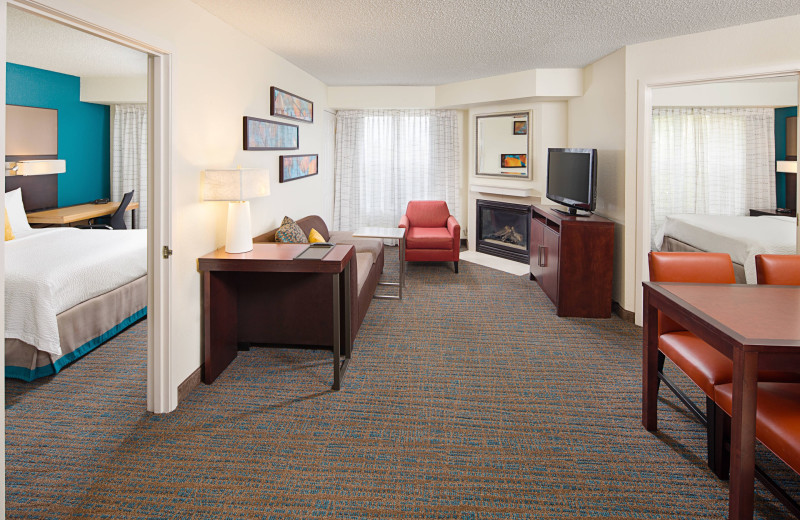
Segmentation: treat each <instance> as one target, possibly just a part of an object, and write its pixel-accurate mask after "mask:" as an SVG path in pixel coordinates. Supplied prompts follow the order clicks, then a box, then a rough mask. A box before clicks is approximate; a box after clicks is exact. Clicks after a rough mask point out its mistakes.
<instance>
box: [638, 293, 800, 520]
mask: <svg viewBox="0 0 800 520" xmlns="http://www.w3.org/2000/svg"><path fill="white" fill-rule="evenodd" d="M643 289H644V299H643V311H644V338H643V355H642V424H643V425H644V427H645V429H646V430H648V431H656V430H657V428H658V422H657V402H658V312H659V311H661V312H662V313H664V314H665V315H667V316H669V317H670V318H672V319H673V320H675V321H676V322H678V323H680V324H681V325H682V326H683V327H685V328H686V330H688V331H690V332H692V333H693V334H695V335H696V336H697V337H698V338H700V339H702V340H703V341H705V342H706V343H708V344H709V345H711V346H712V347H713V348H715V349H716V350H718V351H719V352H721V353H722V354H724V355H725V356H727V357H728V358H730V359H731V360H732V361H733V381H732V383H733V409H732V415H731V442H730V457H731V458H730V490H729V505H728V507H729V511H728V512H729V518H730V519H737V520H738V519H752V518H753V498H754V491H755V490H754V472H755V443H756V427H755V422H756V407H757V402H756V401H757V399H756V397H757V393H756V390H757V385H758V372H759V370H778V369H779V370H798V371H800V286H777V285H748V284H733V285H726V284H700V283H677V282H644V283H643Z"/></svg>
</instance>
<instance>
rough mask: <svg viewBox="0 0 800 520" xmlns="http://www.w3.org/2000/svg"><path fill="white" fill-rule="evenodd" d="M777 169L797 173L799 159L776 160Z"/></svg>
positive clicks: (777, 170)
mask: <svg viewBox="0 0 800 520" xmlns="http://www.w3.org/2000/svg"><path fill="white" fill-rule="evenodd" d="M775 171H776V172H782V173H797V161H776V164H775Z"/></svg>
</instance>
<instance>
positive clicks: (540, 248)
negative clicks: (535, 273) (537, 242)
mask: <svg viewBox="0 0 800 520" xmlns="http://www.w3.org/2000/svg"><path fill="white" fill-rule="evenodd" d="M542 249H544V246H539V259H538V260H539V261H538V264H539V267H544V266H545V264H544V263H542Z"/></svg>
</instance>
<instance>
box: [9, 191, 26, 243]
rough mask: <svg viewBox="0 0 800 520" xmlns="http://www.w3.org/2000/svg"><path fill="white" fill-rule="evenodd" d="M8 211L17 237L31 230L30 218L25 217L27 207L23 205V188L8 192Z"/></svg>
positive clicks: (12, 228)
mask: <svg viewBox="0 0 800 520" xmlns="http://www.w3.org/2000/svg"><path fill="white" fill-rule="evenodd" d="M6 211H7V212H8V222H9V223H10V224H11V230H12V231H14V234H15V235H19V234H20V233H22V234H25V233H27V232H28V231H30V230H31V226H30V224H28V217H27V216H26V215H25V206H23V205H22V188H17V189H16V190H12V191H8V192H6Z"/></svg>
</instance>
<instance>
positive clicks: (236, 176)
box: [203, 168, 269, 201]
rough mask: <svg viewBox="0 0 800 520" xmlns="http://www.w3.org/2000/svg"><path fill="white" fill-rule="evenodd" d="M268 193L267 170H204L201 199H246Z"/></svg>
mask: <svg viewBox="0 0 800 520" xmlns="http://www.w3.org/2000/svg"><path fill="white" fill-rule="evenodd" d="M267 195H269V170H262V169H249V168H238V169H235V170H206V171H205V179H204V182H203V200H227V201H236V200H248V199H255V198H257V197H266V196H267Z"/></svg>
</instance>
